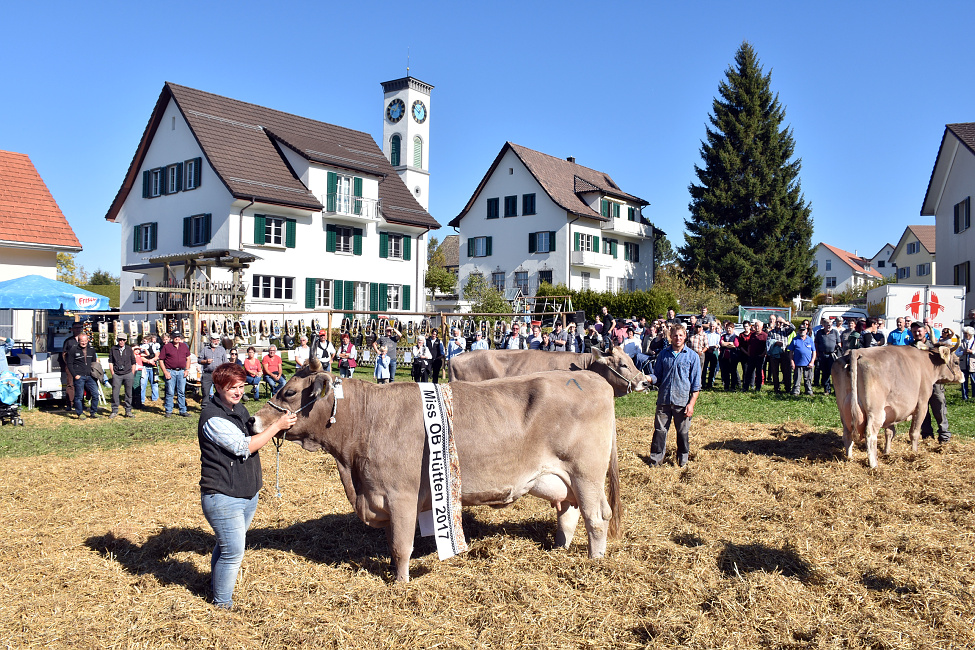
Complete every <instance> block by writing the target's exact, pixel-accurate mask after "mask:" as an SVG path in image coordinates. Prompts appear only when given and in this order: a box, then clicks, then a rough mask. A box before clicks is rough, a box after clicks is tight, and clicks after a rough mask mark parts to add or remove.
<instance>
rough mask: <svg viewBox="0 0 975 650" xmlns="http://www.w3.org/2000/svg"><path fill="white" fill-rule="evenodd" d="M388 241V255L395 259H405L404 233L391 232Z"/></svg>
mask: <svg viewBox="0 0 975 650" xmlns="http://www.w3.org/2000/svg"><path fill="white" fill-rule="evenodd" d="M386 241H387V244H386V256H387V257H388V258H389V259H393V260H401V259H403V235H400V234H397V233H393V232H391V233H389V234H388V237H387V239H386Z"/></svg>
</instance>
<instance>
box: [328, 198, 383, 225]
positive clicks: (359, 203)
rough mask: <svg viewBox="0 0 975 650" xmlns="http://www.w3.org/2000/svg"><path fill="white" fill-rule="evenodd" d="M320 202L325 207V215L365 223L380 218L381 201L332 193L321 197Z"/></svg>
mask: <svg viewBox="0 0 975 650" xmlns="http://www.w3.org/2000/svg"><path fill="white" fill-rule="evenodd" d="M319 200H320V201H321V202H322V205H324V206H325V210H324V212H325V214H329V215H339V216H342V217H349V218H351V219H356V220H360V219H361V220H364V221H374V220H376V219H378V218H379V201H378V200H376V199H365V198H362V197H361V196H351V195H349V194H337V193H332V194H325V195H324V196H320V197H319Z"/></svg>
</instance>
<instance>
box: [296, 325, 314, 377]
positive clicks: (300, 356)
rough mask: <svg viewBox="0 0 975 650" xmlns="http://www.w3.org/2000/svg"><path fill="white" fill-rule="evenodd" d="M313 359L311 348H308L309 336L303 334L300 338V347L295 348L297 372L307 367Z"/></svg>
mask: <svg viewBox="0 0 975 650" xmlns="http://www.w3.org/2000/svg"><path fill="white" fill-rule="evenodd" d="M310 357H311V348H310V347H308V335H307V334H305V333H302V334H301V336H299V337H298V347H296V348H295V372H298V371H299V370H301V369H302V368H304V367H305V364H307V363H308V359H309V358H310Z"/></svg>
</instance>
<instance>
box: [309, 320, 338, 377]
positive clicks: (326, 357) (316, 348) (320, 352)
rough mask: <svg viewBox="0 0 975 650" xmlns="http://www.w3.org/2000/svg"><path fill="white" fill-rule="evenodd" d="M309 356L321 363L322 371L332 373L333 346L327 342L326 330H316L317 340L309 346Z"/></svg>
mask: <svg viewBox="0 0 975 650" xmlns="http://www.w3.org/2000/svg"><path fill="white" fill-rule="evenodd" d="M311 356H312V357H314V358H316V359H318V360H319V361H321V363H322V369H323V370H325V371H326V372H332V359H334V358H335V346H334V345H332V342H331V341H329V340H328V330H326V329H320V330H318V340H316V341H315V344H314V345H312V346H311Z"/></svg>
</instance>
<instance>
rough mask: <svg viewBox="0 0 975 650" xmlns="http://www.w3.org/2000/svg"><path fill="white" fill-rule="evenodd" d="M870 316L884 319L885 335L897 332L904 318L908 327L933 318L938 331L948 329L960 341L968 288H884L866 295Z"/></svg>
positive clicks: (943, 286)
mask: <svg viewBox="0 0 975 650" xmlns="http://www.w3.org/2000/svg"><path fill="white" fill-rule="evenodd" d="M867 313H868V314H869V315H870V316H873V317H875V318H880V319H881V322H880V327H881V329H883V330H884V332H890V331H891V330H893V329H896V328H897V319H898V318H899V317H901V316H903V317H904V318H905V319H907V321H908V324H910V323H911V322H914V321H922V322H923V321H924V319H925V318H928V317H930V318H931V322H932V323H933V324H934V326H935V327H938V328H941V329H944V328H945V327H949V328H951V330H952V331H953V332H954V333H955V336H956V337H960V335H961V328H962V319H963V318H964V316H965V287H959V286H955V285H950V284H949V285H934V284H885V285H883V286H880V287H877V288H876V289H871V290H870V291H868V292H867Z"/></svg>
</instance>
